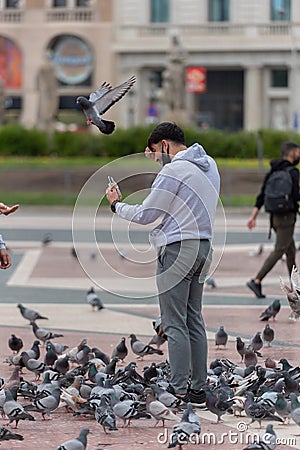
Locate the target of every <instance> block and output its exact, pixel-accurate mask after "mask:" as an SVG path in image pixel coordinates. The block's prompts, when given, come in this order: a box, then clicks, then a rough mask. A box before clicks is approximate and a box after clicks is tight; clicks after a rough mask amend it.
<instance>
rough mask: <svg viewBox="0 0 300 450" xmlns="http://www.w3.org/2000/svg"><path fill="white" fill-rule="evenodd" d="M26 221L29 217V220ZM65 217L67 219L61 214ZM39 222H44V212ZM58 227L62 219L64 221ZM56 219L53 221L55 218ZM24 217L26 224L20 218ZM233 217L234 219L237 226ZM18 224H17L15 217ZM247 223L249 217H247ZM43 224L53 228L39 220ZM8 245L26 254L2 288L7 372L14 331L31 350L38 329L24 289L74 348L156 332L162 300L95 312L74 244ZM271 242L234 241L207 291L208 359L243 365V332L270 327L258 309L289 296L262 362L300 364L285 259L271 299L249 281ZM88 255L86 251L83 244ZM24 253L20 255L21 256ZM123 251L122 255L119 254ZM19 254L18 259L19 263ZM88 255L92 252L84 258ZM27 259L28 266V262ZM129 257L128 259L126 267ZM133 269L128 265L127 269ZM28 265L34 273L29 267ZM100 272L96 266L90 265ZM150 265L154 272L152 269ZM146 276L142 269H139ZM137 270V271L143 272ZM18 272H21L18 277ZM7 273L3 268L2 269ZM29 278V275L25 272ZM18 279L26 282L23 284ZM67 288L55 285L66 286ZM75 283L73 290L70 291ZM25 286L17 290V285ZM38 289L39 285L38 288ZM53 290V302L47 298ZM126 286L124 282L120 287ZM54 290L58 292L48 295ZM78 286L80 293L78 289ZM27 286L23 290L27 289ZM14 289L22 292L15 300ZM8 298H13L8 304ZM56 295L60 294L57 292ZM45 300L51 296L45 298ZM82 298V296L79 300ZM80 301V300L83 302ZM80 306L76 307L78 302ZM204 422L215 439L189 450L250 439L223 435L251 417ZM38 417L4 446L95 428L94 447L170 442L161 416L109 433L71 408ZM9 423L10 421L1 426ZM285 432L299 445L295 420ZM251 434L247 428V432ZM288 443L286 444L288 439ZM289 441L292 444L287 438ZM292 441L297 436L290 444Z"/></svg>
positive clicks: (2, 352) (28, 449)
mask: <svg viewBox="0 0 300 450" xmlns="http://www.w3.org/2000/svg"><path fill="white" fill-rule="evenodd" d="M25 219H26V218H25ZM60 219H63V218H60ZM38 220H40V221H42V218H41V217H38ZM54 220H55V219H54V218H53V217H52V216H51V217H50V218H49V222H48V223H52V222H53V221H54ZM57 220H58V221H57V224H58V223H60V222H59V219H57ZM234 220H235V219H234V218H232V220H231V226H232V230H234V229H236V230H237V231H238V230H239V229H240V226H241V223H242V222H241V221H240V222H238V223H235V222H234ZM51 221H52V222H51ZM20 222H22V221H20ZM28 222H29V217H28V218H27V222H26V220H23V224H22V223H19V227H20V229H21V227H22V226H23V225H24V224H27V223H28ZM233 222H234V223H233ZM11 223H13V222H11ZM243 223H244V218H243ZM57 226H58V225H57ZM39 227H41V229H43V227H44V229H45V228H46V225H45V224H44V225H40V224H39ZM9 245H10V246H11V247H12V249H13V251H14V252H15V254H16V255H20V256H18V258H19V259H21V262H20V263H19V264H18V268H20V269H22V270H20V271H18V270H19V269H12V270H11V273H6V274H4V275H5V279H4V278H3V280H4V281H3V285H2V286H3V287H2V290H1V293H0V295H1V299H2V303H0V376H4V377H8V376H9V375H10V374H11V368H10V367H9V366H8V365H7V364H5V363H3V361H4V360H5V359H6V358H7V356H8V355H9V354H10V352H9V349H8V346H7V340H8V337H9V335H10V334H11V333H15V334H17V335H18V336H20V337H22V339H23V340H24V348H25V349H28V348H29V347H30V346H31V344H32V341H33V334H32V332H31V329H30V327H29V326H28V324H27V323H26V322H25V321H24V319H23V318H22V317H21V316H20V314H19V311H18V310H17V308H16V303H17V302H22V292H23V294H24V296H25V295H26V299H27V300H29V297H28V292H29V293H30V295H31V296H32V297H31V301H32V303H31V301H26V305H28V306H31V307H32V308H34V309H37V310H39V311H40V312H41V313H43V314H45V315H46V316H48V317H49V321H44V322H42V321H40V322H39V325H40V326H44V327H47V328H50V329H55V330H60V331H61V332H62V333H63V334H64V338H62V339H61V340H60V341H62V342H64V343H66V344H67V345H69V347H74V346H75V345H77V343H78V342H79V341H80V340H81V339H82V338H83V337H87V339H88V344H89V345H90V346H97V347H100V348H101V349H102V350H103V351H105V352H106V353H108V354H110V353H111V351H112V348H113V346H114V345H115V344H116V343H117V342H118V341H119V339H120V338H121V337H122V336H123V335H124V336H126V337H127V336H128V335H129V334H130V332H136V333H137V334H138V337H140V338H142V339H143V340H148V339H149V338H150V336H151V334H152V329H151V319H152V318H155V317H156V316H157V314H158V307H157V304H156V302H155V301H152V302H148V303H147V302H145V303H142V301H137V302H135V301H131V302H130V299H127V301H122V300H116V299H115V300H111V301H110V302H108V303H107V304H106V305H105V306H106V308H105V310H103V311H101V312H99V313H98V312H95V313H93V312H92V311H91V309H90V307H89V306H88V305H87V304H86V303H85V287H86V286H89V285H90V280H87V279H86V275H85V273H84V272H83V271H82V269H81V268H80V266H79V265H78V263H77V262H76V261H74V260H73V259H72V258H71V256H70V245H71V244H70V243H61V244H59V243H56V242H54V243H53V244H52V245H51V246H50V247H47V248H44V249H41V245H40V243H39V242H26V243H24V242H22V241H21V240H19V241H18V242H10V243H9ZM268 245H269V244H267V245H266V246H265V247H264V252H263V254H262V255H261V256H258V257H252V256H250V254H249V253H250V251H253V249H255V247H256V244H255V245H254V244H253V245H252V244H251V245H244V244H243V245H242V244H241V242H237V243H236V244H235V245H227V246H226V248H225V252H224V254H223V258H222V260H221V262H220V264H219V265H218V267H217V269H216V271H215V274H214V275H215V278H216V283H217V288H216V289H210V288H209V287H207V286H206V288H205V296H204V317H205V322H206V326H207V331H208V338H209V358H208V360H209V362H210V361H212V360H214V359H215V358H217V357H224V358H228V359H230V360H231V361H233V362H235V363H238V362H239V355H238V354H237V352H236V350H235V338H236V336H237V335H240V336H242V337H243V339H244V340H247V339H249V338H250V337H251V336H252V335H253V334H254V333H256V332H257V331H261V330H262V329H263V326H264V324H263V323H262V322H260V321H259V314H260V313H261V312H262V311H263V310H264V309H265V307H266V306H267V305H268V304H269V303H270V302H271V301H272V300H273V299H274V298H276V297H280V298H281V300H282V305H283V306H282V309H281V311H280V313H279V315H278V318H277V320H276V321H275V322H272V321H271V323H270V325H271V327H272V328H274V330H275V343H274V345H273V346H271V347H270V348H263V351H262V353H263V357H262V358H261V359H260V360H259V363H260V364H262V365H264V360H265V358H266V357H267V356H269V357H271V358H274V359H277V360H278V359H280V358H281V357H282V356H285V357H287V359H288V360H289V361H290V363H291V364H293V365H299V345H300V343H299V338H298V336H299V326H300V324H299V323H298V322H291V321H289V320H288V314H289V308H288V306H287V304H286V301H285V299H284V296H283V295H282V292H281V291H280V289H279V275H281V276H283V277H286V268H285V265H284V263H283V262H282V263H281V262H280V263H279V264H278V265H277V266H276V268H275V269H274V271H272V274H270V275H269V276H268V277H267V279H266V281H265V283H264V292H265V293H266V294H267V298H266V299H264V300H258V299H256V298H254V296H253V295H252V294H251V292H249V291H248V289H247V287H246V286H245V283H246V281H247V280H248V279H249V278H250V276H251V275H253V274H254V273H255V271H256V270H257V268H258V266H259V265H260V264H261V263H262V261H263V259H264V258H265V256H266V254H267V251H268ZM37 249H38V253H37V254H36V260H35V264H33V265H32V266H30V264H29V265H28V262H30V258H27V259H26V260H25V259H22V257H23V256H24V255H25V256H26V255H27V256H29V257H30V256H31V255H32V253H27V252H30V251H32V250H37ZM82 251H83V252H86V251H87V250H86V249H85V248H84V247H83V250H82ZM19 252H21V253H19ZM115 256H116V255H115ZM18 258H16V261H17V260H18ZM84 258H85V256H84ZM298 258H299V254H297V259H298ZM85 260H86V262H87V264H91V262H90V261H89V259H88V258H87V257H86V258H85ZM26 264H27V266H26ZM115 264H119V265H120V264H121V263H120V259H115ZM123 265H124V262H123V263H122V266H123ZM122 268H123V269H124V270H127V269H128V268H129V267H128V266H126V264H125V267H122ZM26 269H27V271H26ZM91 270H93V266H91ZM147 270H148V269H147ZM138 271H139V273H140V274H142V272H143V270H142V269H141V268H140V267H139V269H138ZM138 271H135V273H134V275H137V272H138ZM16 273H18V276H19V277H20V278H19V279H18V277H16V276H14V275H15V274H16ZM0 275H1V276H4V275H3V273H2V274H0ZM21 275H22V276H21ZM18 282H19V284H18ZM66 282H68V283H70V286H67V285H65V286H64V288H65V289H64V290H63V289H60V290H58V289H56V288H57V287H60V286H61V285H62V284H64V283H66ZM118 282H119V280H118V277H115V278H113V277H112V279H111V283H113V284H114V285H115V286H117V287H118ZM72 283H73V285H74V286H73V287H74V290H73V291H72V290H71V287H72ZM16 286H18V287H16ZM34 286H35V287H34ZM46 288H48V290H47V299H49V298H51V301H49V300H45V299H44V297H43V295H44V294H45V292H46ZM119 288H120V287H119ZM49 289H50V290H51V289H52V290H51V293H52V294H51V296H50V294H49ZM75 289H76V291H75ZM22 290H23V291H22ZM64 292H65V294H66V298H67V293H69V296H68V300H66V298H65V297H64ZM70 292H71V293H72V292H73V293H74V295H75V292H76V295H77V296H76V302H74V304H72V298H71V299H70ZM15 293H18V296H16V297H15V302H14V301H13V299H14V297H13V295H15ZM6 296H7V297H8V298H9V299H10V300H9V301H7V299H6ZM56 296H57V297H56ZM45 298H46V297H45ZM81 298H82V301H81V300H80V299H81ZM78 299H79V300H78ZM75 303H76V304H75ZM221 324H222V325H224V326H225V329H226V330H227V332H228V333H229V342H228V345H227V348H225V349H221V350H218V349H216V348H215V345H214V334H215V331H216V329H217V328H218V327H219V326H220V325H221ZM164 352H165V354H164V356H163V357H157V358H152V357H151V358H147V359H146V358H145V360H144V361H142V362H138V370H139V371H142V369H143V367H144V366H145V365H147V364H149V363H150V362H151V361H159V360H161V359H163V358H167V350H166V348H165V349H164ZM132 360H136V359H135V356H134V355H133V354H132V353H131V352H130V353H129V356H128V358H127V360H126V362H130V361H132ZM23 376H24V378H25V379H32V378H33V376H32V374H28V373H27V372H26V371H24V375H23ZM198 413H199V415H200V416H201V421H202V431H203V433H214V436H215V440H216V442H215V443H214V442H211V443H210V444H208V443H207V442H206V443H200V444H199V445H197V446H195V445H192V444H189V445H188V446H184V449H188V450H192V449H194V448H197V449H199V450H204V449H208V448H209V449H211V450H218V449H220V448H221V445H222V448H224V449H225V450H234V449H242V448H244V447H245V445H243V439H244V440H245V439H246V434H245V433H239V434H238V435H232V436H231V440H230V437H229V436H228V435H226V436H225V437H224V443H223V444H221V442H220V441H221V437H222V433H227V434H228V433H229V432H230V431H231V432H234V433H236V432H237V423H239V422H245V423H249V419H247V418H242V419H237V418H233V417H232V416H230V415H225V416H224V417H223V418H224V423H223V424H216V423H215V418H214V417H213V415H212V414H211V413H210V412H208V411H198ZM33 414H34V416H35V418H36V421H35V422H28V421H24V422H20V424H19V427H18V428H19V433H21V434H23V435H24V441H23V442H17V441H15V442H14V441H9V442H8V443H1V446H0V448H1V449H5V450H10V449H24V450H38V449H41V448H43V449H44V450H52V449H54V448H55V447H56V446H57V445H58V444H60V443H62V442H64V441H66V440H68V439H70V438H73V437H74V436H76V435H78V433H79V430H80V429H81V428H83V427H89V428H90V430H91V432H92V434H91V435H89V436H88V446H87V450H100V449H103V450H109V449H111V450H135V449H145V450H150V449H151V450H161V449H165V448H167V444H165V443H160V442H158V434H159V433H161V432H165V430H163V429H162V428H154V420H152V419H151V420H149V421H145V420H140V421H136V422H134V423H133V424H132V426H131V427H130V428H128V429H121V428H119V430H118V431H116V432H114V433H113V432H112V433H110V434H108V435H106V434H105V433H104V432H103V430H102V428H101V427H100V426H99V425H98V424H97V423H96V422H95V421H94V420H91V419H87V418H75V417H73V416H72V414H70V413H67V412H66V411H65V410H63V409H62V410H58V411H55V412H54V413H53V414H52V419H51V420H46V421H43V420H42V418H41V416H39V415H38V414H37V413H33ZM5 422H6V421H5V420H4V419H3V420H2V423H5ZM171 426H172V424H171V425H170V424H167V431H168V432H170V430H171ZM256 427H257V425H251V426H250V428H249V430H252V432H253V431H254V432H259V430H258V429H257V428H256ZM275 428H276V432H277V433H278V436H279V437H281V438H282V439H286V440H288V439H296V442H294V445H293V447H294V448H300V438H299V437H297V436H296V434H298V433H299V427H298V426H296V425H295V424H291V425H290V426H285V427H283V426H281V425H275ZM247 433H248V431H247ZM236 437H238V438H239V443H234V438H236ZM282 442H283V441H282ZM286 442H287V441H286ZM289 443H291V441H290V442H289ZM277 448H278V449H280V450H283V449H289V448H291V446H290V445H279V446H278V447H277Z"/></svg>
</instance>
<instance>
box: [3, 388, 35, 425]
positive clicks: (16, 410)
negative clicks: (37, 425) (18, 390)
mask: <svg viewBox="0 0 300 450" xmlns="http://www.w3.org/2000/svg"><path fill="white" fill-rule="evenodd" d="M3 412H4V414H6V416H7V417H8V419H9V422H10V423H11V422H14V421H15V422H16V428H17V427H18V423H19V421H20V420H35V419H34V417H33V416H32V415H31V414H29V413H28V412H27V411H26V410H25V409H24V408H23V406H22V405H21V403H19V402H17V401H16V400H14V399H13V396H12V394H11V392H10V391H9V390H7V391H5V402H4V405H3Z"/></svg>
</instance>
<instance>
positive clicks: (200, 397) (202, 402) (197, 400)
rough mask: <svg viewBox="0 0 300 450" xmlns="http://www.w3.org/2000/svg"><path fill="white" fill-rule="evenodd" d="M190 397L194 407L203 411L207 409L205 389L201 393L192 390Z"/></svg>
mask: <svg viewBox="0 0 300 450" xmlns="http://www.w3.org/2000/svg"><path fill="white" fill-rule="evenodd" d="M188 395H189V398H190V402H191V403H192V405H193V406H196V407H197V408H201V409H205V408H206V393H205V391H204V390H203V389H200V390H199V391H195V390H194V389H191V390H190V392H189V394H188Z"/></svg>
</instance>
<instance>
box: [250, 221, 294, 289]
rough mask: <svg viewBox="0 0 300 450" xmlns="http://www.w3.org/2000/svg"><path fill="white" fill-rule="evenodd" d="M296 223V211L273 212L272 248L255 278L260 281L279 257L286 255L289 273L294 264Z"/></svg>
mask: <svg viewBox="0 0 300 450" xmlns="http://www.w3.org/2000/svg"><path fill="white" fill-rule="evenodd" d="M295 223H296V213H295V212H291V213H287V214H284V215H283V214H274V215H273V217H272V227H273V229H274V231H275V233H276V241H275V246H274V250H273V251H272V252H271V253H270V255H269V256H268V258H267V259H266V260H265V262H264V263H263V265H262V267H261V269H260V270H259V272H258V273H257V275H256V277H255V278H258V279H259V280H260V281H261V280H262V279H263V278H264V277H265V276H266V275H267V274H268V273H269V272H270V270H271V269H272V268H273V267H274V266H275V264H276V263H277V261H279V260H280V259H281V257H282V256H283V255H284V254H285V255H286V264H287V268H288V272H289V274H291V271H292V267H293V265H294V264H295V257H296V247H295V241H294V229H295Z"/></svg>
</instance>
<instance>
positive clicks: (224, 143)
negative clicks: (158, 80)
mask: <svg viewBox="0 0 300 450" xmlns="http://www.w3.org/2000/svg"><path fill="white" fill-rule="evenodd" d="M152 129H153V126H150V127H149V126H148V127H141V126H139V127H133V128H130V129H121V128H117V130H116V131H115V132H114V133H113V134H111V135H109V136H105V135H103V134H100V133H97V134H92V133H88V132H86V133H84V132H82V133H71V132H64V133H60V132H55V133H54V134H53V135H52V136H48V135H47V134H46V133H44V132H42V131H39V130H36V129H30V130H28V129H25V128H23V127H21V126H11V125H5V126H3V127H1V128H0V156H23V157H24V156H25V157H26V156H31V157H32V156H58V157H59V156H62V157H76V156H81V157H93V156H110V157H120V156H124V155H128V154H131V153H140V152H143V151H144V148H145V146H146V143H147V137H148V135H149V133H150V132H151V130H152ZM185 134H186V143H187V145H191V144H193V143H194V142H199V143H201V144H202V145H203V147H204V148H205V149H206V151H207V152H208V153H209V154H210V155H211V156H213V157H218V158H247V159H248V158H257V146H258V136H260V139H261V142H262V144H263V155H264V158H267V159H272V158H276V157H278V156H279V150H280V146H281V144H282V143H283V142H284V141H286V140H293V141H295V142H297V143H299V145H300V135H299V134H298V133H295V132H282V131H278V130H271V129H263V130H259V132H257V133H255V132H246V131H238V132H235V133H230V132H224V131H220V130H215V129H212V130H206V131H202V130H198V129H194V128H188V129H185Z"/></svg>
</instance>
